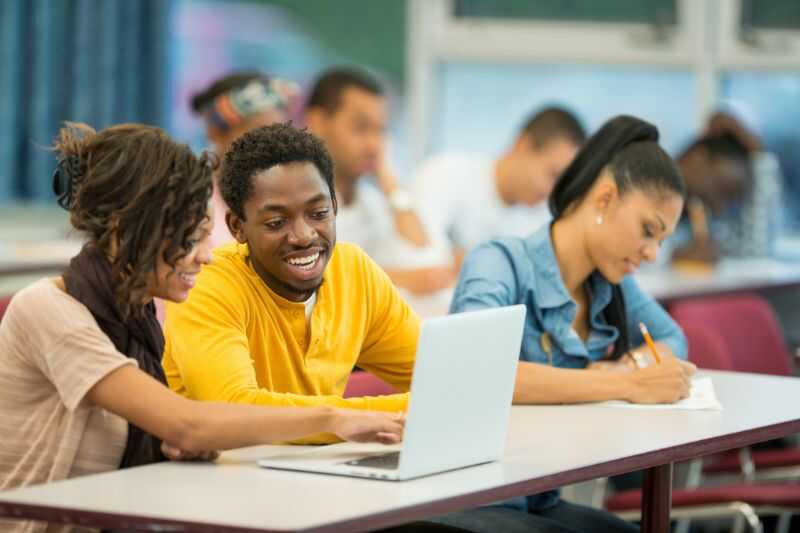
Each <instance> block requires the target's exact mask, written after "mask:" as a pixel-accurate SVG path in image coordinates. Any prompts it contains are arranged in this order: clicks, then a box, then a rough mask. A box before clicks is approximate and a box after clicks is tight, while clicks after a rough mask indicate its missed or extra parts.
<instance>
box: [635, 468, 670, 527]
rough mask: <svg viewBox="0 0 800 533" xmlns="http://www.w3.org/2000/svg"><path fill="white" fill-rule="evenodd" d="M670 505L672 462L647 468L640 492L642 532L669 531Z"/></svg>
mask: <svg viewBox="0 0 800 533" xmlns="http://www.w3.org/2000/svg"><path fill="white" fill-rule="evenodd" d="M671 507H672V463H667V464H665V465H660V466H654V467H652V468H648V469H647V470H645V472H644V491H643V493H642V533H669V513H670V508H671Z"/></svg>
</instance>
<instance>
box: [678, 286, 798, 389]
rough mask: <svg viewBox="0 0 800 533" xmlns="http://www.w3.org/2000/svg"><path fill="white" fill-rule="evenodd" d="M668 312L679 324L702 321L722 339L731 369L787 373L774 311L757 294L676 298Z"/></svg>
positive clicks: (788, 359)
mask: <svg viewBox="0 0 800 533" xmlns="http://www.w3.org/2000/svg"><path fill="white" fill-rule="evenodd" d="M670 313H671V314H672V316H673V318H674V319H675V321H676V322H678V324H680V325H681V327H690V325H691V324H702V325H703V326H704V327H705V328H708V329H713V330H715V331H716V332H718V333H719V334H720V335H721V337H722V339H723V340H724V342H725V346H726V347H727V352H728V356H729V357H730V360H731V362H732V363H733V370H736V371H738V372H755V373H757V374H772V375H776V376H791V375H792V365H791V357H790V355H789V349H788V348H787V346H786V340H785V338H784V336H783V332H782V331H781V326H780V323H779V322H778V318H777V317H776V316H775V312H774V311H773V310H772V308H771V307H770V305H769V303H767V302H766V301H765V300H764V299H763V298H762V297H761V296H758V295H757V294H739V295H732V296H718V297H710V298H697V299H689V300H683V301H679V302H677V303H675V304H673V305H672V306H671V307H670Z"/></svg>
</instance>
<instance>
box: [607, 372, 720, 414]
mask: <svg viewBox="0 0 800 533" xmlns="http://www.w3.org/2000/svg"><path fill="white" fill-rule="evenodd" d="M597 405H608V406H613V407H624V408H628V409H683V410H687V411H722V404H721V403H719V400H717V395H716V394H715V393H714V384H713V383H712V382H711V378H708V377H706V378H694V379H693V380H692V388H691V389H690V390H689V397H688V398H685V399H683V400H681V401H679V402H675V403H657V404H639V403H629V402H621V401H612V402H600V403H598V404H597Z"/></svg>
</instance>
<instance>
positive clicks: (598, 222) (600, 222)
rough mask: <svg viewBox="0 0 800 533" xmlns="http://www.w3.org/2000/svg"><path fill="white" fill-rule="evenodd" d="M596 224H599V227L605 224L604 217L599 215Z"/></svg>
mask: <svg viewBox="0 0 800 533" xmlns="http://www.w3.org/2000/svg"><path fill="white" fill-rule="evenodd" d="M595 222H597V225H598V226H599V225H600V224H602V223H603V215H597V218H596V219H595Z"/></svg>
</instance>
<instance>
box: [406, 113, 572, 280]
mask: <svg viewBox="0 0 800 533" xmlns="http://www.w3.org/2000/svg"><path fill="white" fill-rule="evenodd" d="M585 139H586V133H585V131H584V129H583V126H581V124H580V122H579V121H578V119H577V118H576V117H575V115H573V114H572V113H570V112H569V111H567V110H566V109H563V108H560V107H548V108H545V109H542V110H540V111H538V112H535V113H533V114H532V115H531V116H530V117H529V118H528V120H527V121H526V122H525V125H524V126H523V127H522V129H521V130H520V131H519V133H518V135H517V137H516V139H515V140H514V143H513V144H512V146H511V147H510V148H509V149H508V150H507V151H506V152H505V153H504V154H503V155H501V156H500V157H499V158H497V159H492V158H491V157H489V156H486V155H475V154H469V155H449V154H445V155H438V156H435V157H433V158H432V159H430V160H429V161H428V162H426V163H424V164H423V165H422V167H421V169H420V170H419V171H418V173H417V174H416V177H415V179H414V193H415V194H414V197H415V200H416V205H417V206H418V211H419V213H420V216H421V217H422V221H423V222H424V224H425V230H426V231H427V232H428V234H429V235H430V236H431V239H432V240H433V241H434V244H435V245H437V246H440V247H441V248H443V249H445V250H449V253H448V255H450V256H454V257H455V258H456V264H459V263H460V258H461V257H463V254H464V253H465V252H467V251H469V250H470V249H472V248H474V247H475V246H476V245H478V244H480V243H481V242H484V241H488V240H489V239H493V238H497V237H502V236H506V235H516V236H525V235H528V234H530V233H532V232H533V231H534V230H536V229H537V228H539V227H540V226H542V225H543V224H545V223H546V222H548V221H549V220H550V213H549V212H548V210H547V202H546V200H547V197H548V195H549V194H550V191H551V190H552V189H553V186H554V185H555V183H556V181H557V180H558V178H559V176H560V175H561V173H562V172H563V171H564V169H565V168H567V166H568V165H569V164H570V162H571V161H572V159H573V158H574V157H575V153H576V152H577V151H578V149H579V148H580V146H581V145H582V144H583V142H584V140H585Z"/></svg>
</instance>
